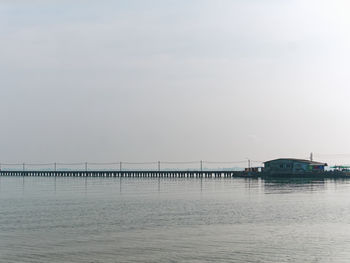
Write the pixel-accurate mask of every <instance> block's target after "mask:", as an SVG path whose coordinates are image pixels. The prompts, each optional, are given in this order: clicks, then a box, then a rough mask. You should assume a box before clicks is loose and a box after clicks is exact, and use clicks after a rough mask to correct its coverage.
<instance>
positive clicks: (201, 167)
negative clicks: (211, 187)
mask: <svg viewBox="0 0 350 263" xmlns="http://www.w3.org/2000/svg"><path fill="white" fill-rule="evenodd" d="M202 171H203V161H202V160H201V172H202Z"/></svg>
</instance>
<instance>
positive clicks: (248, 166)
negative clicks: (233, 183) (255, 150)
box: [248, 159, 250, 172]
mask: <svg viewBox="0 0 350 263" xmlns="http://www.w3.org/2000/svg"><path fill="white" fill-rule="evenodd" d="M248 172H250V159H248Z"/></svg>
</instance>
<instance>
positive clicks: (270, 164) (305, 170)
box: [264, 158, 327, 175]
mask: <svg viewBox="0 0 350 263" xmlns="http://www.w3.org/2000/svg"><path fill="white" fill-rule="evenodd" d="M326 166H327V163H321V162H315V161H312V160H304V159H294V158H279V159H275V160H270V161H267V162H264V173H266V174H271V175H296V174H310V173H320V172H324V168H325V167H326Z"/></svg>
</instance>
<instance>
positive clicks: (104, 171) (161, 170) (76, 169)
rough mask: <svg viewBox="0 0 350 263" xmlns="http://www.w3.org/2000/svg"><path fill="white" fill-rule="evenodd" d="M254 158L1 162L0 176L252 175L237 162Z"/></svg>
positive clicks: (174, 176)
mask: <svg viewBox="0 0 350 263" xmlns="http://www.w3.org/2000/svg"><path fill="white" fill-rule="evenodd" d="M253 162H258V161H251V160H248V159H247V160H244V161H234V162H209V161H193V162H160V161H157V162H114V163H88V162H81V163H37V164H33V163H8V164H6V163H0V176H57V177H142V178H147V177H150V178H151V177H153V178H231V177H242V176H244V177H247V176H252V175H251V173H248V172H246V171H244V168H237V165H239V166H246V165H248V167H249V168H250V166H251V163H253ZM259 163H260V162H259ZM181 166H182V168H179V167H181ZM183 166H185V167H183ZM213 166H214V167H225V166H226V167H225V168H213ZM107 167H108V168H107Z"/></svg>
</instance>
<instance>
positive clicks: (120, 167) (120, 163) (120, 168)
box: [119, 162, 122, 171]
mask: <svg viewBox="0 0 350 263" xmlns="http://www.w3.org/2000/svg"><path fill="white" fill-rule="evenodd" d="M119 170H120V171H122V162H119Z"/></svg>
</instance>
